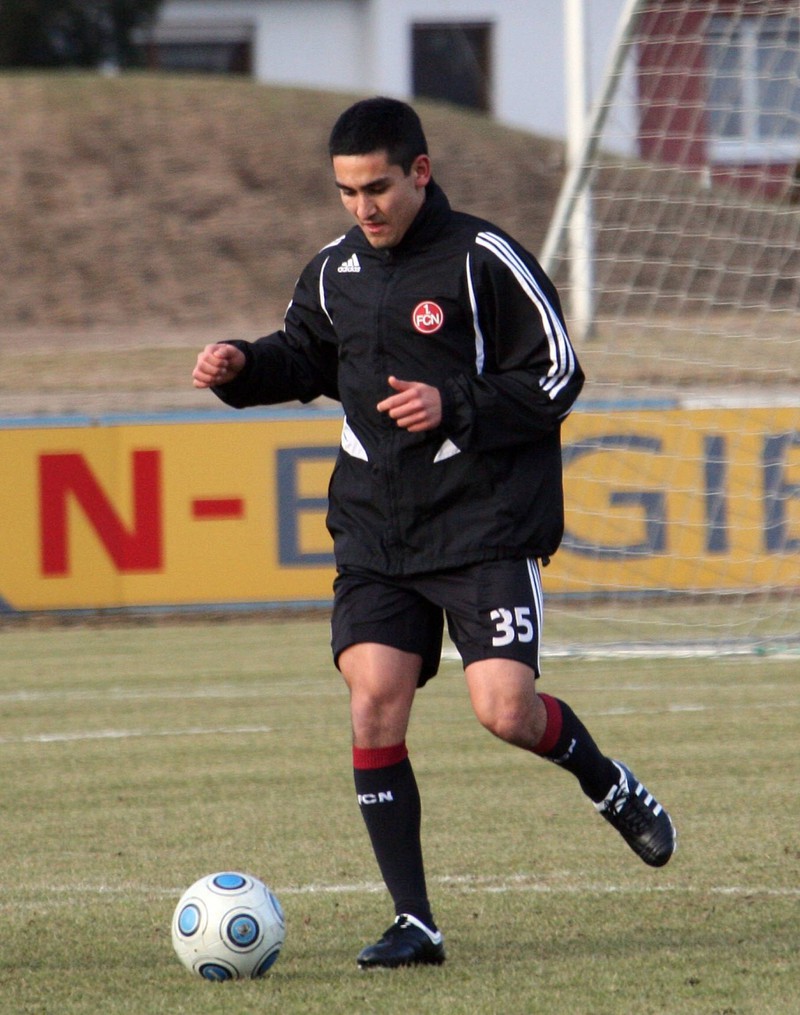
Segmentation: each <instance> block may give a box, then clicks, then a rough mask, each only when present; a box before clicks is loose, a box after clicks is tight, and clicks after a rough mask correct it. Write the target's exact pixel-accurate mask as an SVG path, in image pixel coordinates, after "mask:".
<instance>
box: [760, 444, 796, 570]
mask: <svg viewBox="0 0 800 1015" xmlns="http://www.w3.org/2000/svg"><path fill="white" fill-rule="evenodd" d="M790 447H795V448H797V447H800V432H798V431H797V430H795V431H794V432H792V433H782V434H773V435H772V436H770V437H767V438H765V440H764V451H763V455H762V467H763V470H764V548H765V549H766V550H767V551H770V552H772V553H794V552H796V551H797V550H800V538H794V539H791V538H789V535H788V533H787V528H788V526H787V522H786V502H787V500H789V499H795V500H796V499H798V498H800V483H788V482H786V478H785V475H786V455H787V452H788V450H789V448H790Z"/></svg>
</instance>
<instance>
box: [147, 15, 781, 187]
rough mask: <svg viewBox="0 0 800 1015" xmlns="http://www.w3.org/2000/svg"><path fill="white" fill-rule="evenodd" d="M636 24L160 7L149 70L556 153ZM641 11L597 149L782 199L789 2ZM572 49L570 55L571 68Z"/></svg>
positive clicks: (596, 18) (605, 19) (598, 19)
mask: <svg viewBox="0 0 800 1015" xmlns="http://www.w3.org/2000/svg"><path fill="white" fill-rule="evenodd" d="M630 8H631V3H630V0H167V2H166V3H165V4H164V6H163V7H162V9H161V13H160V17H159V21H158V23H157V24H156V26H155V28H154V30H153V32H152V33H151V35H150V36H149V39H148V42H147V51H148V54H149V62H150V65H151V66H153V67H163V68H166V69H170V70H175V69H186V70H206V71H208V70H213V71H217V72H228V73H246V74H251V75H253V76H254V77H255V78H256V79H257V80H259V81H263V82H265V83H269V84H276V85H287V86H300V87H308V88H320V89H324V90H328V91H340V92H348V93H352V94H356V95H361V96H366V95H375V94H385V95H392V96H396V97H398V98H404V99H413V98H415V97H420V96H424V97H426V98H432V99H437V100H443V101H450V102H454V103H457V104H459V105H463V106H468V107H472V108H475V109H479V110H482V111H484V112H487V113H489V114H490V115H491V116H493V117H494V118H495V119H497V120H498V121H500V122H501V123H504V124H506V125H507V126H511V127H518V128H521V129H523V130H527V131H530V132H532V133H536V134H541V135H545V136H550V137H556V138H565V137H567V136H568V133H569V131H568V126H569V125H570V124H574V123H575V122H576V119H577V118H578V117H579V116H580V115H581V113H582V107H583V106H585V105H586V104H587V103H589V104H591V101H592V100H593V99H594V98H595V96H597V94H598V93H599V92H600V90H601V87H602V82H603V81H604V79H605V77H606V71H607V68H608V66H609V62H610V60H611V58H612V50H613V41H614V39H615V38H617V36H618V34H619V22H620V19H621V17H622V16H623V14H625V12H627V11H629V10H630ZM641 10H642V12H643V13H642V18H641V22H640V23H639V24H638V28H639V35H638V38H637V42H636V45H635V46H634V47H633V58H632V59H631V60H630V61H628V63H627V64H626V65H625V71H624V75H623V86H622V87H621V88H620V89H619V92H618V95H617V103H616V106H615V110H614V116H615V121H616V132H615V136H614V138H613V139H612V138H610V137H607V138H605V139H604V144H605V145H606V146H607V147H610V148H612V149H613V150H615V151H617V152H626V153H636V154H638V155H640V156H642V157H644V158H647V159H652V160H654V161H662V162H668V163H670V164H674V165H683V166H687V167H690V168H691V169H694V170H698V171H703V172H705V173H706V174H707V175H708V177H709V179H711V178H712V177H713V178H725V179H734V180H735V181H736V182H737V183H740V184H742V185H743V186H746V187H750V186H751V185H757V186H762V182H763V185H764V187H765V192H770V191H774V192H778V193H782V192H784V191H785V189H786V181H787V179H788V178H789V177H790V176H791V174H792V173H794V174H795V177H796V178H797V179H800V11H798V4H797V0H660V2H658V3H656V2H653V0H650V2H649V3H647V4H645V5H643V7H642V8H641ZM570 11H571V12H572V14H573V15H575V14H576V13H578V14H580V15H581V16H582V23H583V29H584V31H583V37H584V40H583V45H582V46H581V45H578V46H577V47H576V46H575V39H576V34H575V33H574V32H569V31H566V30H565V23H566V16H567V12H570ZM575 20H576V19H575V18H574V17H573V20H572V21H571V24H574V23H575ZM577 20H578V21H579V22H580V18H578V19H577ZM567 39H569V40H570V41H571V47H572V48H571V52H573V53H575V50H576V48H577V50H578V53H577V55H576V56H575V58H574V59H573V61H572V62H571V63H570V61H569V60H568V59H567V56H566V51H567ZM568 66H572V67H582V68H583V70H584V78H585V80H583V81H581V82H580V84H579V85H578V86H577V87H576V86H575V78H574V77H573V78H572V81H573V88H572V92H571V93H570V91H569V90H568V89H567V87H566V85H565V81H566V77H567V74H566V70H565V68H567V67H568ZM570 94H571V95H572V101H571V102H568V98H567V97H568V95H570ZM576 95H577V100H576V99H575V96H576ZM568 109H569V110H570V112H569V114H568V112H567V110H568ZM760 164H769V165H770V166H771V168H770V169H769V170H768V172H767V177H768V178H766V179H764V180H763V181H762V177H763V172H761V171H759V172H760V173H761V175H759V176H756V177H753V175H752V173H751V169H750V167H752V166H753V165H760ZM753 180H755V181H756V182H755V184H753Z"/></svg>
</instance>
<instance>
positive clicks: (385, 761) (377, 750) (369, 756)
mask: <svg viewBox="0 0 800 1015" xmlns="http://www.w3.org/2000/svg"><path fill="white" fill-rule="evenodd" d="M407 757H408V750H407V748H406V742H405V740H404V741H403V742H402V743H400V744H394V746H392V747H354V748H353V768H361V769H365V768H388V767H389V765H397V764H399V763H400V762H401V761H405V759H406V758H407Z"/></svg>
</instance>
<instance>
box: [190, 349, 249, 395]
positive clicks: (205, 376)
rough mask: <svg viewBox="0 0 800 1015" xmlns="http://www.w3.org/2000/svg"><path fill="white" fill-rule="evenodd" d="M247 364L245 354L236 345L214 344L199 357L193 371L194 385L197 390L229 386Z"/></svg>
mask: <svg viewBox="0 0 800 1015" xmlns="http://www.w3.org/2000/svg"><path fill="white" fill-rule="evenodd" d="M245 362H246V360H245V355H244V353H243V352H242V350H241V349H237V348H236V346H235V345H227V344H226V343H224V342H214V343H212V344H211V345H207V346H206V347H205V349H203V351H202V352H201V353H200V355H199V356H198V357H197V364H196V365H195V368H194V370H193V371H192V384H193V385H194V386H195V387H196V388H212V387H216V385H218V384H227V383H228V382H229V381H232V380H233V379H234V377H236V376H237V374H239V373H240V372H241V371H242V369H243V367H244V365H245Z"/></svg>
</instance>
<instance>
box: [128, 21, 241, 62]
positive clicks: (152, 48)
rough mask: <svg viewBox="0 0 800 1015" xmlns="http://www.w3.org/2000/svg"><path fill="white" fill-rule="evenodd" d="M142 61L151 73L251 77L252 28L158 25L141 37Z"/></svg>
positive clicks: (238, 26) (237, 26)
mask: <svg viewBox="0 0 800 1015" xmlns="http://www.w3.org/2000/svg"><path fill="white" fill-rule="evenodd" d="M140 42H141V47H142V51H143V55H144V59H143V62H144V63H145V65H146V66H147V67H149V68H151V69H152V70H164V71H171V72H180V71H184V72H186V73H191V74H251V73H252V70H253V44H252V29H251V28H250V27H249V26H248V25H226V24H220V25H215V24H211V25H191V24H185V25H184V24H170V23H165V24H161V25H157V26H156V28H155V30H154V31H153V32H152V33H151V34H148V35H147V36H145V37H142V38H141V40H140Z"/></svg>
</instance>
